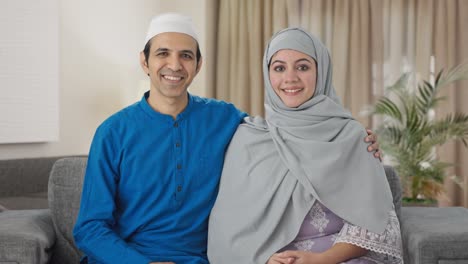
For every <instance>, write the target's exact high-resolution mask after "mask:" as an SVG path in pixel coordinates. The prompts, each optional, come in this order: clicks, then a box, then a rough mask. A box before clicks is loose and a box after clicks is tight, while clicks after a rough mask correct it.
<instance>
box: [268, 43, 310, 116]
mask: <svg viewBox="0 0 468 264" xmlns="http://www.w3.org/2000/svg"><path fill="white" fill-rule="evenodd" d="M269 73H270V74H269V75H270V82H271V85H272V86H273V90H274V91H275V93H276V94H277V95H278V96H279V97H280V98H281V101H283V103H284V104H285V105H286V106H288V107H298V106H300V105H302V104H303V103H305V102H306V101H308V100H309V99H310V98H311V97H312V96H313V95H314V92H315V85H316V83H317V65H316V63H315V60H314V59H312V57H310V56H309V55H306V54H304V53H302V52H299V51H295V50H289V49H283V50H279V51H278V52H276V53H275V54H274V55H273V57H272V58H271V63H270V69H269Z"/></svg>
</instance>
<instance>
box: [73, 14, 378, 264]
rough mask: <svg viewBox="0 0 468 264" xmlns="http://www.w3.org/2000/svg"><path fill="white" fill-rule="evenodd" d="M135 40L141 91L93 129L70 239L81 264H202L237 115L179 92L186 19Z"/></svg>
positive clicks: (185, 71)
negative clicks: (143, 80) (146, 82)
mask: <svg viewBox="0 0 468 264" xmlns="http://www.w3.org/2000/svg"><path fill="white" fill-rule="evenodd" d="M145 43H146V44H145V45H146V46H145V49H144V50H143V51H142V52H141V53H140V63H141V66H142V68H143V70H144V71H145V73H146V74H147V75H148V76H149V78H150V81H151V87H150V91H149V92H147V93H146V94H145V95H144V96H143V98H142V99H141V101H140V102H137V103H135V104H133V105H131V106H129V107H126V108H124V109H123V110H121V111H119V112H117V113H116V114H114V115H112V116H111V117H109V118H108V119H107V120H106V121H104V122H103V123H102V124H101V125H100V126H99V128H98V129H97V131H96V134H95V136H94V139H93V142H92V145H91V149H90V153H89V157H88V166H87V169H86V176H85V181H84V185H83V194H82V199H81V208H80V213H79V215H78V219H77V222H76V226H75V229H74V237H75V242H76V244H77V246H78V247H79V248H80V249H81V250H82V251H83V252H84V253H85V254H86V255H87V257H86V258H85V261H86V259H87V261H88V263H164V262H167V263H187V264H191V263H208V261H207V257H206V243H207V228H208V216H209V213H210V210H211V208H212V206H213V203H214V201H215V199H216V193H217V187H218V183H219V177H220V175H221V170H222V167H223V159H224V151H225V149H226V147H227V145H228V144H229V141H230V140H231V137H232V136H233V134H234V132H235V131H236V128H237V126H238V124H239V123H240V122H241V120H242V119H243V117H245V116H246V114H245V113H243V112H241V111H239V110H238V109H236V108H235V107H234V106H233V105H232V104H229V103H226V102H222V101H217V100H212V99H206V98H200V97H197V96H193V95H190V94H189V93H188V92H187V88H188V87H189V85H190V83H191V82H192V80H193V78H194V77H195V76H196V75H197V73H198V72H199V70H200V67H201V65H202V57H201V54H200V51H199V46H198V40H197V35H196V33H195V29H194V27H193V24H192V22H191V20H190V18H188V17H185V16H181V15H178V14H163V15H160V16H157V17H155V18H154V19H153V20H152V22H151V24H150V27H149V30H148V34H147V36H146V41H145ZM371 147H376V145H372V146H371Z"/></svg>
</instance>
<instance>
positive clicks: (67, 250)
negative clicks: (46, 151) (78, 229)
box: [48, 157, 87, 263]
mask: <svg viewBox="0 0 468 264" xmlns="http://www.w3.org/2000/svg"><path fill="white" fill-rule="evenodd" d="M86 164H87V158H86V157H67V158H63V159H60V160H58V161H56V162H55V164H54V166H53V167H52V171H51V172H50V178H49V188H48V192H49V193H48V199H49V208H50V210H51V213H52V221H53V223H54V228H55V232H56V236H57V240H56V243H55V246H54V250H53V252H54V253H53V255H52V262H51V263H79V259H80V257H81V255H82V253H81V252H80V251H79V250H78V249H77V248H76V246H75V242H74V239H73V227H74V226H75V221H76V218H77V216H78V211H79V209H80V200H81V190H82V187H83V179H84V173H85V170H86Z"/></svg>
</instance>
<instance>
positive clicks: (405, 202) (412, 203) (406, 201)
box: [402, 197, 439, 207]
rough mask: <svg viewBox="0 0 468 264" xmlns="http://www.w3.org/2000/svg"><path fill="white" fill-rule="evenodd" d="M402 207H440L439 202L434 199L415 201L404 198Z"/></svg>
mask: <svg viewBox="0 0 468 264" xmlns="http://www.w3.org/2000/svg"><path fill="white" fill-rule="evenodd" d="M402 206H418V207H438V206H439V204H438V202H437V200H434V199H413V198H408V197H403V199H402Z"/></svg>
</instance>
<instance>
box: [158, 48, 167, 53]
mask: <svg viewBox="0 0 468 264" xmlns="http://www.w3.org/2000/svg"><path fill="white" fill-rule="evenodd" d="M161 51H165V52H167V51H169V49H168V48H158V49H156V50H155V51H154V52H155V53H156V52H161Z"/></svg>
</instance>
